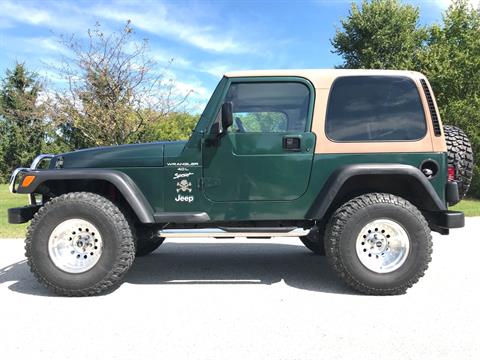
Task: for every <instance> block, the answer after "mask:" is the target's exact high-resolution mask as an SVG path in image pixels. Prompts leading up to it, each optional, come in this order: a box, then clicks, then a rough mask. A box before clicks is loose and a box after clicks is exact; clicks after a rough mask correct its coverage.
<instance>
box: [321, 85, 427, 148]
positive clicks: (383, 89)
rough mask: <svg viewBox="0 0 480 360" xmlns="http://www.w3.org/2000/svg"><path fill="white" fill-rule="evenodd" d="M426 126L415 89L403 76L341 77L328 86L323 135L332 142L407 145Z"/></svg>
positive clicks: (423, 130)
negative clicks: (324, 132) (404, 142)
mask: <svg viewBox="0 0 480 360" xmlns="http://www.w3.org/2000/svg"><path fill="white" fill-rule="evenodd" d="M426 131H427V126H426V123H425V113H424V110H423V106H422V102H421V100H420V95H419V92H418V89H417V87H416V85H415V83H414V82H413V80H411V79H409V78H407V77H403V76H345V77H340V78H338V79H337V80H335V82H334V83H333V85H332V89H331V91H330V98H329V102H328V109H327V119H326V133H327V136H328V137H329V138H330V139H331V140H334V141H359V142H360V141H362V142H363V141H408V140H410V141H411V140H418V139H421V138H423V137H424V136H425V134H426Z"/></svg>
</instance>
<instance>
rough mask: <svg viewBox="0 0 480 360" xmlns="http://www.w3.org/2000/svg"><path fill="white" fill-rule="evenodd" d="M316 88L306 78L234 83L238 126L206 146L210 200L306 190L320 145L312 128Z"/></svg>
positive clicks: (266, 197) (293, 195)
mask: <svg viewBox="0 0 480 360" xmlns="http://www.w3.org/2000/svg"><path fill="white" fill-rule="evenodd" d="M312 91H313V89H312V87H311V86H309V84H308V83H306V82H305V81H302V80H298V81H262V82H252V81H249V82H242V81H241V80H236V81H234V82H232V83H231V85H230V87H229V89H228V92H227V94H226V97H225V101H230V102H232V104H233V119H234V123H233V126H231V127H230V128H229V129H228V130H227V131H226V132H225V133H224V135H223V136H221V137H220V139H219V141H218V142H216V143H215V144H210V145H207V144H206V143H204V146H203V149H202V151H203V166H204V173H203V176H204V179H203V183H204V187H203V188H204V193H205V196H206V197H207V198H208V199H210V200H212V201H216V202H237V201H275V200H295V199H297V198H299V197H301V196H302V195H303V194H304V193H305V191H306V190H307V187H308V182H309V179H310V171H311V165H312V160H313V153H314V149H313V147H314V144H315V135H314V134H313V133H311V132H309V131H307V129H309V128H310V119H311V116H312V109H313V94H312ZM220 117H221V115H220V114H219V115H218V116H217V119H216V122H218V123H221V119H220ZM217 126H218V125H217Z"/></svg>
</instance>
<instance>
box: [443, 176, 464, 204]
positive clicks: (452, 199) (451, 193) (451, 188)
mask: <svg viewBox="0 0 480 360" xmlns="http://www.w3.org/2000/svg"><path fill="white" fill-rule="evenodd" d="M445 198H446V200H447V202H448V203H449V204H456V203H458V202H459V201H460V193H459V192H458V184H457V182H456V181H449V182H447V187H446V188H445Z"/></svg>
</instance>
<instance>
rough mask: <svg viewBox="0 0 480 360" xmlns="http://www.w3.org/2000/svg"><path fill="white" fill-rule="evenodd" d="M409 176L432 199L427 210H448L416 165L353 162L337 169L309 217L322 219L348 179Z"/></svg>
mask: <svg viewBox="0 0 480 360" xmlns="http://www.w3.org/2000/svg"><path fill="white" fill-rule="evenodd" d="M363 175H369V176H376V175H390V176H399V175H402V176H407V177H408V178H409V179H412V180H414V181H415V183H416V184H418V186H421V187H422V192H424V193H425V194H426V195H427V196H428V198H429V200H431V201H430V204H425V210H431V211H444V210H447V208H446V206H445V204H444V203H443V202H442V201H441V200H440V198H439V196H438V195H437V193H436V192H435V189H434V188H433V186H432V184H431V183H430V182H429V181H428V179H427V178H426V177H425V175H423V173H422V172H421V171H420V170H419V169H417V168H416V167H414V166H411V165H404V164H352V165H346V166H342V167H340V168H338V169H337V170H335V171H334V172H333V173H332V175H330V177H329V178H328V180H327V181H326V183H325V185H324V186H323V188H322V190H321V191H320V193H319V194H318V195H317V197H316V199H315V201H314V203H313V205H312V206H311V207H310V209H309V210H308V212H307V215H306V218H307V219H317V220H318V219H321V218H322V217H323V216H324V215H325V214H326V213H327V211H328V209H329V207H330V205H331V204H332V202H333V201H334V200H335V198H336V196H337V194H338V193H339V192H340V191H341V189H342V186H343V185H344V184H345V183H346V182H347V180H349V179H351V178H353V177H355V176H363Z"/></svg>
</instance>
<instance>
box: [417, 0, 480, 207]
mask: <svg viewBox="0 0 480 360" xmlns="http://www.w3.org/2000/svg"><path fill="white" fill-rule="evenodd" d="M479 35H480V11H479V10H478V9H474V8H473V7H472V6H471V5H470V4H469V2H468V1H466V0H461V1H455V2H453V3H452V5H451V6H450V7H449V8H448V10H447V11H446V12H445V14H444V17H443V24H442V25H441V26H438V25H436V26H433V27H432V28H431V29H430V38H429V41H428V48H427V49H426V51H425V52H424V54H423V56H422V61H421V64H422V66H421V69H420V70H421V71H422V72H423V73H425V75H427V77H428V79H429V81H430V83H431V84H432V87H433V89H434V92H435V95H436V98H437V102H438V104H439V108H440V113H441V116H442V120H443V121H444V122H445V123H448V124H452V125H456V126H458V127H460V128H461V129H463V130H464V131H465V133H466V134H467V135H468V137H469V138H470V141H471V142H472V146H473V151H474V155H476V156H475V160H476V161H475V167H474V176H473V181H472V185H471V190H470V194H471V195H474V196H476V197H480V36H479Z"/></svg>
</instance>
